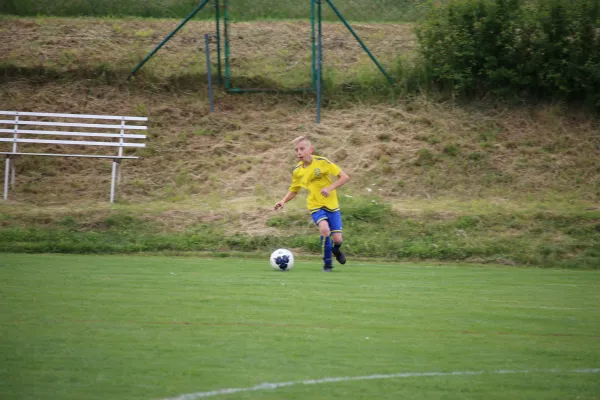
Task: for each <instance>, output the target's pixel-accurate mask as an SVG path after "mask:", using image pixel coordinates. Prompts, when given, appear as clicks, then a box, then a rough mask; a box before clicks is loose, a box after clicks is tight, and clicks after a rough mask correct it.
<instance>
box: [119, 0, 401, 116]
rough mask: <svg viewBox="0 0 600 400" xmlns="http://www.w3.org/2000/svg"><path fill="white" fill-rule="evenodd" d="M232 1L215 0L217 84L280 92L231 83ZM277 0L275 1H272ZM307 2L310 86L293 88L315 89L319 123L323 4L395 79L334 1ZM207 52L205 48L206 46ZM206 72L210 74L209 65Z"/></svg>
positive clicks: (230, 89) (228, 89)
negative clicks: (308, 13) (230, 29)
mask: <svg viewBox="0 0 600 400" xmlns="http://www.w3.org/2000/svg"><path fill="white" fill-rule="evenodd" d="M209 1H210V0H202V1H201V2H200V4H199V5H198V6H197V7H196V8H194V10H193V11H192V12H191V13H190V14H189V15H188V16H187V17H186V18H185V19H184V20H183V21H182V22H181V23H180V24H179V25H178V26H177V27H176V28H175V29H174V30H173V31H172V32H171V33H169V35H167V37H166V38H165V39H163V41H162V42H161V43H160V44H159V45H158V46H156V47H155V48H154V49H153V50H152V51H151V52H150V53H149V54H148V55H147V56H146V57H145V58H144V59H143V60H142V61H141V62H140V63H139V64H138V65H137V66H136V67H135V68H134V69H133V71H132V72H131V73H130V75H129V77H128V79H131V77H132V76H134V75H135V74H136V73H137V72H138V71H139V70H140V68H142V66H143V65H144V64H145V63H146V62H148V60H149V59H150V58H152V56H154V54H156V52H157V51H158V50H159V49H160V48H161V47H162V46H164V44H165V43H167V42H168V41H169V40H170V39H171V38H172V37H173V35H175V34H176V33H177V32H178V31H179V30H180V29H181V28H182V27H183V26H184V25H185V24H186V23H187V22H188V21H189V20H190V19H192V18H193V17H194V16H195V15H196V14H197V13H198V12H199V11H200V10H202V9H203V8H204V7H205V6H206V5H207V4H208V2H209ZM230 1H232V0H214V5H215V25H216V34H215V38H216V43H217V49H216V50H217V75H218V82H219V85H220V86H223V87H224V89H225V91H226V92H228V93H244V92H265V91H280V90H277V89H265V88H236V87H232V85H231V66H230V44H229V24H230V22H229V20H230V19H229V3H230ZM274 1H276V0H274ZM305 1H310V10H311V41H312V71H311V77H312V86H311V87H310V88H301V89H296V90H292V91H295V92H296V91H302V92H316V94H317V123H319V122H320V109H321V95H322V93H321V91H322V85H321V82H322V79H323V76H322V64H323V50H322V36H323V18H322V6H323V4H324V3H326V4H327V5H328V6H329V7H330V8H331V9H332V10H333V12H334V14H335V15H336V16H337V17H338V19H339V20H340V21H341V22H342V23H343V24H344V26H345V27H346V28H347V29H348V30H349V31H350V33H351V34H352V36H353V37H354V38H355V39H356V41H357V42H358V43H359V44H360V46H361V48H362V49H363V50H364V51H365V52H366V53H367V55H368V56H369V58H370V59H371V60H372V61H373V63H374V64H375V65H376V66H377V68H378V69H379V71H381V73H382V74H383V75H384V76H385V77H386V79H387V80H388V82H389V83H390V84H392V85H393V84H394V83H395V82H394V80H393V79H392V77H391V76H390V74H388V72H387V71H386V70H385V69H384V68H383V66H382V65H381V64H380V63H379V61H378V60H377V58H376V57H375V56H374V55H373V54H372V53H371V51H370V50H369V48H368V47H367V46H366V44H365V43H364V42H363V41H362V39H361V38H360V37H359V36H358V34H357V33H356V31H355V30H354V29H353V28H352V26H351V25H350V23H348V21H347V20H346V19H345V18H344V16H343V15H342V13H341V12H340V11H339V9H338V8H337V7H336V6H335V4H334V3H333V0H305ZM221 9H222V11H223V13H222V19H223V41H224V43H223V44H224V53H225V55H224V64H225V65H224V69H225V71H224V72H225V74H224V76H223V66H222V63H221V38H222V35H221ZM207 51H208V49H207ZM208 70H209V71H208V73H210V65H209V67H208Z"/></svg>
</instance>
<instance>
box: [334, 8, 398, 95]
mask: <svg viewBox="0 0 600 400" xmlns="http://www.w3.org/2000/svg"><path fill="white" fill-rule="evenodd" d="M326 1H327V4H329V6H330V7H331V9H332V10H333V12H334V13H335V14H336V15H337V16H338V18H339V19H340V20H341V21H342V22H343V23H344V25H346V28H348V30H349V31H350V33H352V36H354V39H356V40H357V41H358V43H359V44H360V45H361V47H362V48H363V50H364V51H365V52H366V53H367V54H368V55H369V57H370V58H371V60H373V62H374V63H375V65H377V68H379V70H380V71H381V73H382V74H383V75H384V76H385V77H386V78H387V80H388V82H389V83H391V84H392V85H393V84H394V83H395V82H394V80H393V79H392V77H391V76H390V75H389V74H388V73H387V71H386V70H385V69H384V68H383V67H382V66H381V64H379V61H377V59H376V58H375V56H374V55H373V54H371V52H370V51H369V49H368V47H367V46H366V45H365V44H364V43H363V41H362V40H361V39H360V37H359V36H358V35H357V34H356V32H355V31H354V29H352V27H351V26H350V24H349V23H348V21H346V19H345V18H344V16H343V15H342V14H341V13H340V12H339V11H338V9H337V8H336V7H335V6H334V5H333V3H332V2H331V0H326Z"/></svg>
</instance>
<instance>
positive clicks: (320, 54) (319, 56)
mask: <svg viewBox="0 0 600 400" xmlns="http://www.w3.org/2000/svg"><path fill="white" fill-rule="evenodd" d="M316 1H317V24H318V31H317V118H316V122H317V124H320V123H321V98H322V91H323V7H322V1H323V0H316Z"/></svg>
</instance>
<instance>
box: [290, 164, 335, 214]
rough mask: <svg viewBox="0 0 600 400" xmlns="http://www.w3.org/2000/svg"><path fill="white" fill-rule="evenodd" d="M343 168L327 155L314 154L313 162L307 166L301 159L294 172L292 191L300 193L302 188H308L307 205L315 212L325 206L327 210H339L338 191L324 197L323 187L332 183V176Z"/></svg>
mask: <svg viewBox="0 0 600 400" xmlns="http://www.w3.org/2000/svg"><path fill="white" fill-rule="evenodd" d="M341 171H342V170H341V168H340V167H338V166H337V165H335V164H334V163H332V162H331V161H329V160H328V159H326V158H325V157H321V156H315V155H313V158H312V162H311V163H310V165H309V166H307V167H305V166H304V163H303V162H302V161H300V162H299V163H298V164H297V165H296V167H295V168H294V171H293V172H292V185H291V186H290V192H295V193H298V192H299V191H300V189H301V188H305V189H307V190H308V197H307V199H306V205H307V206H308V209H309V210H310V211H311V212H313V211H316V210H318V209H321V208H324V209H326V210H327V211H337V210H339V209H340V205H339V203H338V198H337V193H336V191H335V190H334V191H332V192H331V193H329V196H327V197H324V196H323V195H322V194H321V189H323V188H325V187H327V186H329V185H331V183H332V182H333V180H332V179H331V176H336V177H337V176H338V175H339V174H340V172H341Z"/></svg>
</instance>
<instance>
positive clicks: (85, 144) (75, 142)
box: [0, 138, 146, 147]
mask: <svg viewBox="0 0 600 400" xmlns="http://www.w3.org/2000/svg"><path fill="white" fill-rule="evenodd" d="M0 142H8V143H42V144H77V145H81V146H110V147H146V144H145V143H119V142H86V141H82V140H48V139H12V138H0Z"/></svg>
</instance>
